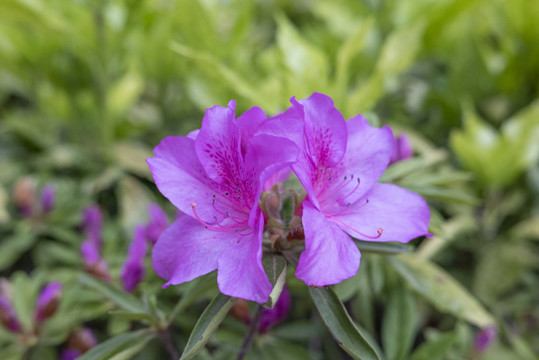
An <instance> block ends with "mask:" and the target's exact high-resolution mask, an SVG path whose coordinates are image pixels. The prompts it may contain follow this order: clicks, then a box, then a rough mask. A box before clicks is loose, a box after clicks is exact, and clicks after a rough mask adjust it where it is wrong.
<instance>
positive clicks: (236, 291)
mask: <svg viewBox="0 0 539 360" xmlns="http://www.w3.org/2000/svg"><path fill="white" fill-rule="evenodd" d="M234 107H235V102H234V101H231V102H230V103H229V104H228V107H220V106H214V107H212V108H210V109H208V110H207V111H206V115H205V116H204V119H203V122H202V128H201V129H200V132H198V133H196V132H192V133H191V135H190V136H188V137H167V138H165V139H163V140H162V141H161V143H160V144H159V145H158V146H157V147H156V148H155V149H154V154H155V156H154V157H153V158H151V159H148V160H147V161H148V164H149V166H150V170H151V172H152V175H153V178H154V180H155V183H156V185H157V187H158V188H159V190H160V191H161V192H162V193H163V194H164V195H165V196H166V197H167V198H168V199H169V200H170V201H171V202H172V203H173V204H174V205H175V206H176V207H177V208H178V209H179V210H180V211H182V212H183V213H184V214H185V216H183V217H181V218H179V219H178V220H176V222H174V223H173V224H172V225H171V226H170V227H169V228H168V229H167V230H165V232H164V233H163V234H162V235H161V237H160V238H159V240H158V241H157V243H156V244H155V247H154V250H153V256H152V263H153V267H154V269H155V271H156V272H157V274H158V275H159V276H161V277H163V278H165V279H167V280H168V281H167V283H166V284H165V286H169V285H177V284H181V283H183V282H186V281H190V280H192V279H194V278H196V277H198V276H201V275H204V274H206V273H209V272H211V271H213V270H215V269H217V283H218V285H219V289H220V290H221V292H222V293H224V294H226V295H230V296H234V297H239V298H244V299H247V300H253V301H257V302H265V301H266V299H267V298H268V295H269V293H270V292H271V284H270V282H269V281H268V278H267V275H266V274H265V272H264V269H263V267H262V232H263V229H264V218H263V216H262V212H261V210H260V208H259V206H258V200H259V197H260V193H261V191H262V188H263V186H264V184H265V182H266V180H267V179H269V177H270V176H271V175H273V174H274V173H275V172H277V171H279V170H281V169H283V168H285V167H287V166H290V165H291V164H292V163H293V162H294V161H295V159H296V156H297V147H296V146H295V145H294V144H293V143H292V142H291V141H289V140H287V139H284V138H281V137H276V136H271V135H267V134H263V133H257V129H258V127H259V126H260V124H262V123H264V122H265V121H266V120H267V119H266V116H265V114H264V112H263V111H262V110H261V109H259V108H256V107H255V108H252V109H250V110H249V111H247V112H246V113H245V114H243V115H242V116H240V117H239V118H238V119H235V111H234Z"/></svg>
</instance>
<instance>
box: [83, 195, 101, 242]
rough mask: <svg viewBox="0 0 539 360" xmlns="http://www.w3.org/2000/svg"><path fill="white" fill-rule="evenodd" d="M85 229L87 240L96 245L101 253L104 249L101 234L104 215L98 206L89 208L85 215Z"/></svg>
mask: <svg viewBox="0 0 539 360" xmlns="http://www.w3.org/2000/svg"><path fill="white" fill-rule="evenodd" d="M83 228H84V232H85V233H86V238H87V239H89V240H90V241H91V242H94V243H95V247H96V249H97V250H98V251H99V252H100V251H101V248H102V247H103V239H102V237H101V232H102V230H103V213H102V212H101V209H100V208H99V206H97V205H91V206H88V207H87V208H86V209H84V213H83Z"/></svg>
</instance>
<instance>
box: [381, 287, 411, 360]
mask: <svg viewBox="0 0 539 360" xmlns="http://www.w3.org/2000/svg"><path fill="white" fill-rule="evenodd" d="M416 324H417V311H416V308H415V302H414V298H413V297H412V295H411V294H410V293H409V292H408V291H407V290H406V289H405V288H404V287H403V286H398V287H396V288H394V289H393V290H392V291H391V294H390V296H389V301H388V303H387V306H386V309H385V312H384V319H383V322H382V344H383V346H384V350H385V353H386V357H387V360H401V359H407V358H408V353H409V352H410V349H411V347H412V344H413V341H414V337H415V331H416Z"/></svg>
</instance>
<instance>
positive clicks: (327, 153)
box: [291, 92, 347, 167]
mask: <svg viewBox="0 0 539 360" xmlns="http://www.w3.org/2000/svg"><path fill="white" fill-rule="evenodd" d="M291 102H292V104H293V106H294V107H296V108H298V110H299V111H300V113H301V112H303V119H304V121H305V128H304V134H305V139H306V150H307V151H308V153H309V156H310V158H311V159H312V160H313V162H314V164H315V165H316V166H318V167H322V166H323V167H329V166H334V165H337V164H338V163H339V162H340V161H341V160H342V158H343V157H344V153H345V151H346V140H347V130H346V122H345V120H344V117H343V116H342V114H341V113H340V112H339V110H337V109H336V108H335V106H334V105H333V100H331V98H330V97H329V96H327V95H324V94H320V93H316V92H315V93H313V94H312V95H311V96H309V97H308V98H307V99H303V100H300V101H295V99H294V98H292V100H291ZM301 108H302V109H301Z"/></svg>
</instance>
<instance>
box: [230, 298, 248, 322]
mask: <svg viewBox="0 0 539 360" xmlns="http://www.w3.org/2000/svg"><path fill="white" fill-rule="evenodd" d="M229 314H230V315H231V316H233V317H235V318H236V319H238V320H239V321H241V322H242V323H244V324H249V323H250V322H251V314H250V313H249V303H248V301H247V300H244V299H237V300H236V302H235V303H234V305H232V308H231V309H230V312H229Z"/></svg>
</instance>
